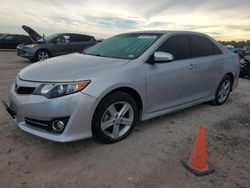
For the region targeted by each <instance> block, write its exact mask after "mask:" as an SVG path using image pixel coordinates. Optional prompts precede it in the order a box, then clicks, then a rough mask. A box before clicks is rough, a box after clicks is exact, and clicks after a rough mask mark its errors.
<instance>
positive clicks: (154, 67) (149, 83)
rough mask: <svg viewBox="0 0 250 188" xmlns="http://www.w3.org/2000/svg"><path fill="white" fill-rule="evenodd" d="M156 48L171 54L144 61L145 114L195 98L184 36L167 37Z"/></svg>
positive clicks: (187, 42)
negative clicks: (163, 59)
mask: <svg viewBox="0 0 250 188" xmlns="http://www.w3.org/2000/svg"><path fill="white" fill-rule="evenodd" d="M156 51H162V52H168V53H171V54H172V55H173V56H174V61H172V62H168V63H167V62H165V63H155V64H147V63H145V64H144V68H145V72H146V88H147V113H151V112H155V111H160V110H164V109H167V108H172V107H176V106H179V105H182V104H185V103H188V102H190V101H193V100H195V98H194V84H193V83H194V81H195V75H194V73H193V69H192V65H191V63H190V62H191V59H190V57H191V49H190V44H189V40H188V37H187V35H174V36H171V37H170V38H168V39H167V40H166V41H165V42H164V43H163V44H162V45H161V46H160V47H159V48H158V49H157V50H156Z"/></svg>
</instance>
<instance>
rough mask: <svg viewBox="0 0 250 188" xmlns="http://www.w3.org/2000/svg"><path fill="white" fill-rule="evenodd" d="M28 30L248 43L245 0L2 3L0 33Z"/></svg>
mask: <svg viewBox="0 0 250 188" xmlns="http://www.w3.org/2000/svg"><path fill="white" fill-rule="evenodd" d="M22 25H28V26H31V27H32V28H33V29H35V30H36V31H37V32H38V33H40V34H45V35H46V36H48V35H50V34H53V33H59V32H74V33H85V34H91V35H94V36H95V37H96V38H98V39H102V38H107V37H110V36H112V35H115V34H119V33H124V32H130V31H142V30H188V31H198V32H203V33H206V34H209V35H210V36H212V37H214V38H215V39H217V40H236V41H239V40H250V2H249V0H206V1H205V0H203V1H202V0H122V1H119V0H72V1H70V0H0V33H22V34H25V32H24V31H23V30H22V28H21V26H22Z"/></svg>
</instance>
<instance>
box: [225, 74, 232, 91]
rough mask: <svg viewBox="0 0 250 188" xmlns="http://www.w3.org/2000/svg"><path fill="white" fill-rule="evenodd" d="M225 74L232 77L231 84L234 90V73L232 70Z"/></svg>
mask: <svg viewBox="0 0 250 188" xmlns="http://www.w3.org/2000/svg"><path fill="white" fill-rule="evenodd" d="M225 76H229V77H230V78H231V79H232V85H231V91H232V89H233V85H234V75H233V74H232V73H231V72H229V73H227V74H226V75H225Z"/></svg>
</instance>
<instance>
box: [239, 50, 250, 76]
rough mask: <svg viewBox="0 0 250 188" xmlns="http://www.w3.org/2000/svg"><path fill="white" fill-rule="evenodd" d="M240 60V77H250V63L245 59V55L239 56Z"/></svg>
mask: <svg viewBox="0 0 250 188" xmlns="http://www.w3.org/2000/svg"><path fill="white" fill-rule="evenodd" d="M239 58H240V65H241V67H240V77H241V78H244V77H245V76H250V61H249V60H248V59H247V58H246V57H245V55H244V54H239Z"/></svg>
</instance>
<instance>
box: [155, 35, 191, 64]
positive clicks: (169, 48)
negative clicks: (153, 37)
mask: <svg viewBox="0 0 250 188" xmlns="http://www.w3.org/2000/svg"><path fill="white" fill-rule="evenodd" d="M157 51H162V52H168V53H170V54H172V55H173V56H174V60H181V59H187V58H190V56H191V55H190V54H191V51H190V45H189V41H188V37H187V36H186V35H176V36H172V37H170V38H169V39H167V40H166V41H165V42H164V43H163V44H162V45H161V46H160V47H159V48H158V49H157Z"/></svg>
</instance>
